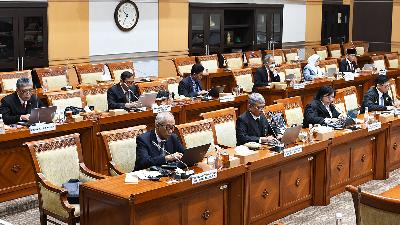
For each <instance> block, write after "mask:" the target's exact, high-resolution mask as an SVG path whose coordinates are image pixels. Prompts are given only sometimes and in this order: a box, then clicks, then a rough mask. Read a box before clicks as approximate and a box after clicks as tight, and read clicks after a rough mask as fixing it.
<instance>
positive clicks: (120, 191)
mask: <svg viewBox="0 0 400 225" xmlns="http://www.w3.org/2000/svg"><path fill="white" fill-rule="evenodd" d="M244 173H245V167H244V165H241V166H238V167H234V168H229V169H224V170H222V171H219V172H218V177H217V178H215V179H212V180H209V181H206V182H202V183H198V184H195V185H192V182H191V180H185V181H182V182H179V183H175V184H168V183H166V182H164V181H160V182H155V181H139V183H138V184H136V185H133V184H125V183H124V179H125V175H122V176H118V177H111V178H108V179H104V180H101V181H98V182H88V183H85V184H84V185H82V186H81V189H80V204H81V222H80V223H81V224H82V225H110V224H113V225H127V224H132V225H133V224H135V225H136V224H141V225H154V224H188V225H189V224H190V225H191V224H221V225H228V224H229V225H243V224H244V223H243V218H244V216H243V212H244V202H243V197H244Z"/></svg>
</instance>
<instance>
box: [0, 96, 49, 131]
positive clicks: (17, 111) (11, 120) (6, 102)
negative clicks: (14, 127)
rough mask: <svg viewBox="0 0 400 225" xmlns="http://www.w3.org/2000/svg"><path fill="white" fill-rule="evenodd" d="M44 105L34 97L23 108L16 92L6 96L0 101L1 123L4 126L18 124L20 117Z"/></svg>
mask: <svg viewBox="0 0 400 225" xmlns="http://www.w3.org/2000/svg"><path fill="white" fill-rule="evenodd" d="M44 106H45V105H44V104H43V103H42V102H41V101H40V100H39V99H38V98H37V97H36V96H33V95H32V97H31V99H29V100H28V101H27V103H26V108H24V107H23V106H22V104H21V101H20V100H19V97H18V94H17V93H16V92H14V93H12V94H10V95H7V96H6V97H4V98H3V99H2V100H1V105H0V114H2V115H3V121H4V123H5V124H7V125H10V124H16V123H18V122H20V116H21V115H26V114H30V113H31V110H32V109H34V108H40V107H44Z"/></svg>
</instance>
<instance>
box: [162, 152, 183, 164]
mask: <svg viewBox="0 0 400 225" xmlns="http://www.w3.org/2000/svg"><path fill="white" fill-rule="evenodd" d="M181 158H182V153H180V152H175V153H174V154H171V155H166V156H165V161H167V162H169V161H174V160H176V159H181Z"/></svg>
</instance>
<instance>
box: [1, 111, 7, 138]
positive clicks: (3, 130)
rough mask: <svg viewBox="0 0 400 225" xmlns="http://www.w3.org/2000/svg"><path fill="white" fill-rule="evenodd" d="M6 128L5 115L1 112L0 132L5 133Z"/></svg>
mask: <svg viewBox="0 0 400 225" xmlns="http://www.w3.org/2000/svg"><path fill="white" fill-rule="evenodd" d="M5 133H6V128H5V127H4V121H3V115H2V114H0V134H5Z"/></svg>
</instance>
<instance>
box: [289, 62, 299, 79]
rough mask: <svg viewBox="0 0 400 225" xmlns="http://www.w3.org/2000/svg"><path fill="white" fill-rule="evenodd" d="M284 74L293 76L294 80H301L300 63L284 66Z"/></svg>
mask: <svg viewBox="0 0 400 225" xmlns="http://www.w3.org/2000/svg"><path fill="white" fill-rule="evenodd" d="M285 74H286V75H289V74H294V77H295V78H296V80H301V79H302V77H303V73H302V71H301V65H300V63H295V64H289V65H285Z"/></svg>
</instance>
